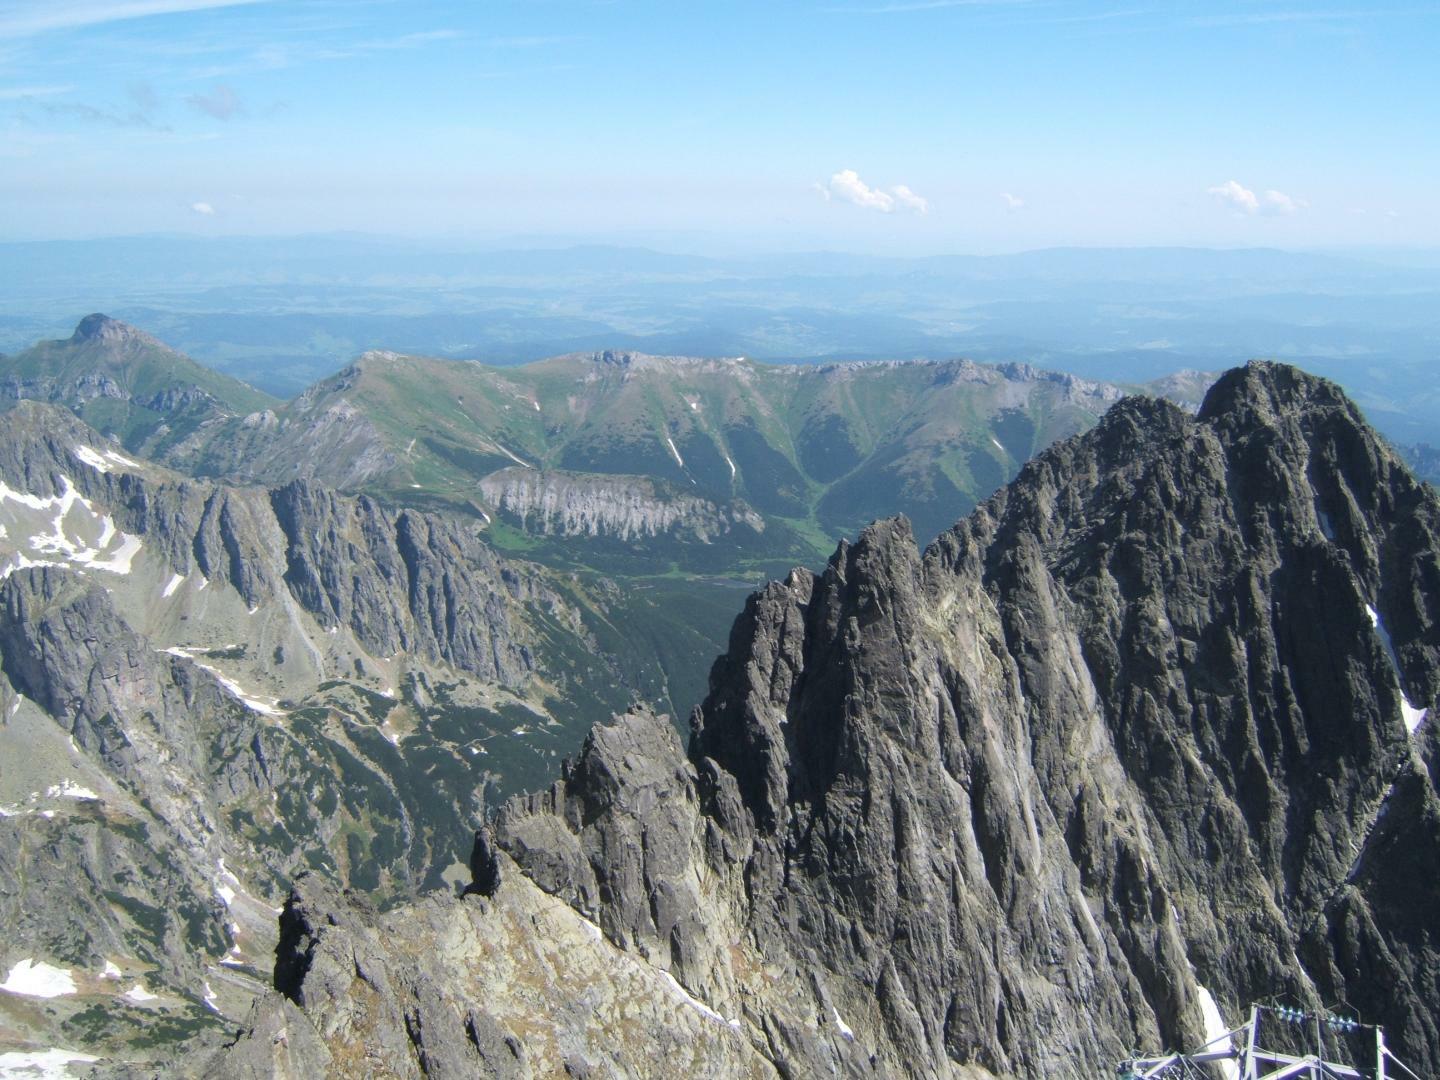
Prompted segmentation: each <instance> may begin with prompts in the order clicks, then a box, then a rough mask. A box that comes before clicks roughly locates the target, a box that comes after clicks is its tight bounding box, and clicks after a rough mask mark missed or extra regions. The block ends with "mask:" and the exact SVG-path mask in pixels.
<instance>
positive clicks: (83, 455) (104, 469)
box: [75, 446, 115, 473]
mask: <svg viewBox="0 0 1440 1080" xmlns="http://www.w3.org/2000/svg"><path fill="white" fill-rule="evenodd" d="M75 456H76V457H77V458H79V459H80V460H81V461H83V462H84V463H85V464H86V465H89V466H90V467H91V468H92V469H94V470H95V471H96V472H98V473H108V472H109V471H110V470H111V469H113V468H114V467H115V466H114V465H112V464H111V463H110V462H108V461H106V460H105V459H104V458H103V457H101V456H100V455H99V454H98V453H96V452H95V451H94V450H91V449H90V447H88V446H77V447H75Z"/></svg>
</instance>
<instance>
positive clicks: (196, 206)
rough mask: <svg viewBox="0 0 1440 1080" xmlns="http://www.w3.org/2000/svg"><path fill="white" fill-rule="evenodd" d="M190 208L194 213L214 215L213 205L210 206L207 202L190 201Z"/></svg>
mask: <svg viewBox="0 0 1440 1080" xmlns="http://www.w3.org/2000/svg"><path fill="white" fill-rule="evenodd" d="M190 209H191V210H194V211H195V213H197V214H200V215H201V216H203V217H214V216H215V207H213V206H211V205H210V204H209V203H208V202H194V203H191V204H190Z"/></svg>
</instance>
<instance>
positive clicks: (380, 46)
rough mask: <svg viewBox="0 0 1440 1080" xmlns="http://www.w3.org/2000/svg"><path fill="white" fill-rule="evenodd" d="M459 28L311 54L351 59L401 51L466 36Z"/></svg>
mask: <svg viewBox="0 0 1440 1080" xmlns="http://www.w3.org/2000/svg"><path fill="white" fill-rule="evenodd" d="M464 36H465V35H464V34H462V33H461V32H460V31H459V30H421V31H418V32H416V33H413V34H401V35H400V36H399V37H393V38H378V39H375V40H371V41H356V42H354V43H352V44H349V45H337V46H335V47H333V48H329V49H320V50H318V51H316V52H313V53H311V54H310V55H311V56H312V57H314V58H315V59H318V60H349V59H352V58H353V57H357V56H370V55H373V54H374V53H378V52H399V51H402V50H405V49H418V48H420V47H421V46H423V45H429V44H432V43H433V42H436V41H453V40H454V39H455V38H459V37H464Z"/></svg>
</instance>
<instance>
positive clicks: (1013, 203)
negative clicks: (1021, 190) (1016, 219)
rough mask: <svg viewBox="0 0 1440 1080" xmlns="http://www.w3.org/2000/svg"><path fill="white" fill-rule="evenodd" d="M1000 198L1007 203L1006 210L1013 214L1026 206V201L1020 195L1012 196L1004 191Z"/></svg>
mask: <svg viewBox="0 0 1440 1080" xmlns="http://www.w3.org/2000/svg"><path fill="white" fill-rule="evenodd" d="M1000 198H1001V199H1002V200H1004V202H1005V209H1006V210H1009V211H1010V212H1011V213H1012V214H1013V213H1014V212H1015V211H1016V210H1019V209H1020V208H1021V207H1022V206H1024V205H1025V200H1024V199H1022V198H1020V196H1018V195H1011V194H1010V192H1008V191H1002V192H1001V193H1000Z"/></svg>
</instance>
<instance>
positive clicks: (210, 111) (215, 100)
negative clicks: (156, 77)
mask: <svg viewBox="0 0 1440 1080" xmlns="http://www.w3.org/2000/svg"><path fill="white" fill-rule="evenodd" d="M185 103H186V104H187V105H189V106H190V107H191V108H193V109H196V110H198V111H199V112H202V113H204V114H205V115H206V116H213V117H214V118H215V119H216V120H233V119H234V118H235V117H237V116H239V115H240V114H241V113H243V112H244V111H245V106H244V104H243V103H242V102H241V101H240V97H239V95H238V94H236V93H235V91H234V90H232V89H230V87H228V86H226V85H225V84H223V83H219V84H217V85H216V87H215V89H214V90H212V91H210V93H208V94H191V95H190V96H189V97H187V98H186V99H185Z"/></svg>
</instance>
